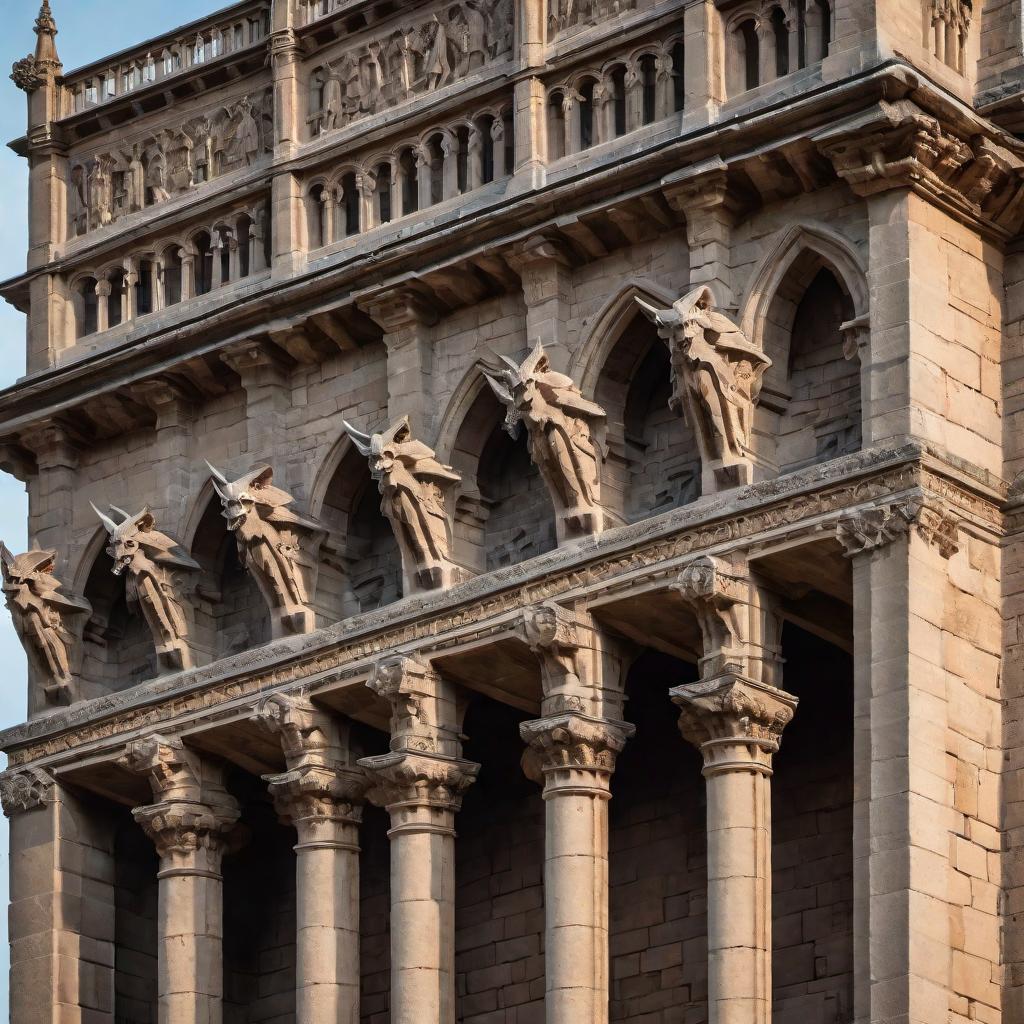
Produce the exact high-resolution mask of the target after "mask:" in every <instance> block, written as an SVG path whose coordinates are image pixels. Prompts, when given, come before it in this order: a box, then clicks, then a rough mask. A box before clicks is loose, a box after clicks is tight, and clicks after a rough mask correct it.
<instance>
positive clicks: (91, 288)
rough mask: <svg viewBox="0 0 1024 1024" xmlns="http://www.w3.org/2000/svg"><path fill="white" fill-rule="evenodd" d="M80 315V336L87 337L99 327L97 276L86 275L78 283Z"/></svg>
mask: <svg viewBox="0 0 1024 1024" xmlns="http://www.w3.org/2000/svg"><path fill="white" fill-rule="evenodd" d="M78 290H79V303H80V311H81V312H80V316H79V319H78V337H79V338H85V337H87V336H88V335H90V334H95V333H96V331H97V330H98V329H99V298H98V297H97V295H96V278H95V277H86V278H83V279H82V281H81V282H80V283H79V285H78Z"/></svg>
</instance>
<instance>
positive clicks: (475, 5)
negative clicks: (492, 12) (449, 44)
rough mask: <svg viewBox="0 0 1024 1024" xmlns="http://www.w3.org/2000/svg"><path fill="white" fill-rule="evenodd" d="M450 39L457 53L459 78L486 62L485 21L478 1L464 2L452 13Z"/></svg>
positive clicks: (466, 0) (467, 0) (469, 0)
mask: <svg viewBox="0 0 1024 1024" xmlns="http://www.w3.org/2000/svg"><path fill="white" fill-rule="evenodd" d="M449 20H450V23H451V26H452V37H453V42H454V44H455V48H456V50H457V51H458V53H459V65H458V69H457V70H456V74H457V75H458V76H459V77H463V76H465V75H468V74H469V73H470V72H471V71H476V70H477V68H481V67H483V66H484V64H485V62H486V61H487V19H486V17H485V16H484V13H483V11H482V9H481V6H480V3H479V0H465V3H462V4H460V5H459V6H458V7H457V8H455V10H453V11H452V14H451V17H450V19H449Z"/></svg>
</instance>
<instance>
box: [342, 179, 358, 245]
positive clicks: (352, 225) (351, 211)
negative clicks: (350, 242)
mask: <svg viewBox="0 0 1024 1024" xmlns="http://www.w3.org/2000/svg"><path fill="white" fill-rule="evenodd" d="M341 202H342V207H343V210H344V215H345V237H346V238H350V237H351V236H352V235H358V234H359V188H358V186H357V184H356V175H355V172H354V171H349V172H348V174H346V175H344V176H343V177H342V179H341Z"/></svg>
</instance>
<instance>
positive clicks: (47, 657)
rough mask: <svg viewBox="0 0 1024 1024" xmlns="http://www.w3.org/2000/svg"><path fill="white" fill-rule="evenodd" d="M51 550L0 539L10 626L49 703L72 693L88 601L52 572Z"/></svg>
mask: <svg viewBox="0 0 1024 1024" xmlns="http://www.w3.org/2000/svg"><path fill="white" fill-rule="evenodd" d="M56 561H57V552H56V551H37V550H36V551H28V552H26V553H25V554H22V555H14V554H12V553H11V552H10V551H9V550H8V548H7V546H6V545H5V544H3V543H0V569H2V573H3V592H4V597H5V599H6V603H7V608H8V610H9V611H10V613H11V618H12V620H13V621H14V629H15V632H16V633H17V634H18V638H19V639H20V640H21V643H22V646H23V647H24V648H25V653H26V654H27V655H28V658H29V661H30V663H31V664H32V666H33V669H34V670H35V672H36V673H37V675H38V677H39V679H40V680H41V681H42V686H43V690H44V692H45V694H46V698H47V700H48V701H49V702H50V703H51V704H60V703H65V702H67V701H68V699H69V698H70V696H71V689H72V680H73V676H74V672H75V663H76V661H77V658H78V656H79V653H80V652H79V651H78V644H79V640H80V636H79V627H80V625H81V622H82V618H83V616H85V615H87V614H88V613H89V611H90V606H89V602H88V601H85V600H83V599H82V598H78V597H74V596H72V595H70V594H65V593H64V592H63V590H62V585H61V582H60V580H58V579H57V577H56V575H54V566H55V564H56Z"/></svg>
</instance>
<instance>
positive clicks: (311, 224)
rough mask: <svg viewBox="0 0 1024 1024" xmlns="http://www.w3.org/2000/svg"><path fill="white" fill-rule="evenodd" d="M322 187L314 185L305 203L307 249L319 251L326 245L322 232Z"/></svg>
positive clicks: (323, 232)
mask: <svg viewBox="0 0 1024 1024" xmlns="http://www.w3.org/2000/svg"><path fill="white" fill-rule="evenodd" d="M324 191H325V190H324V186H323V185H314V186H313V187H312V188H311V189H310V190H309V196H308V198H307V201H306V224H307V228H306V230H307V232H308V234H309V248H310V249H311V250H312V249H321V248H323V246H325V245H326V244H327V241H326V238H327V236H326V233H325V231H324V216H325V214H324Z"/></svg>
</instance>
